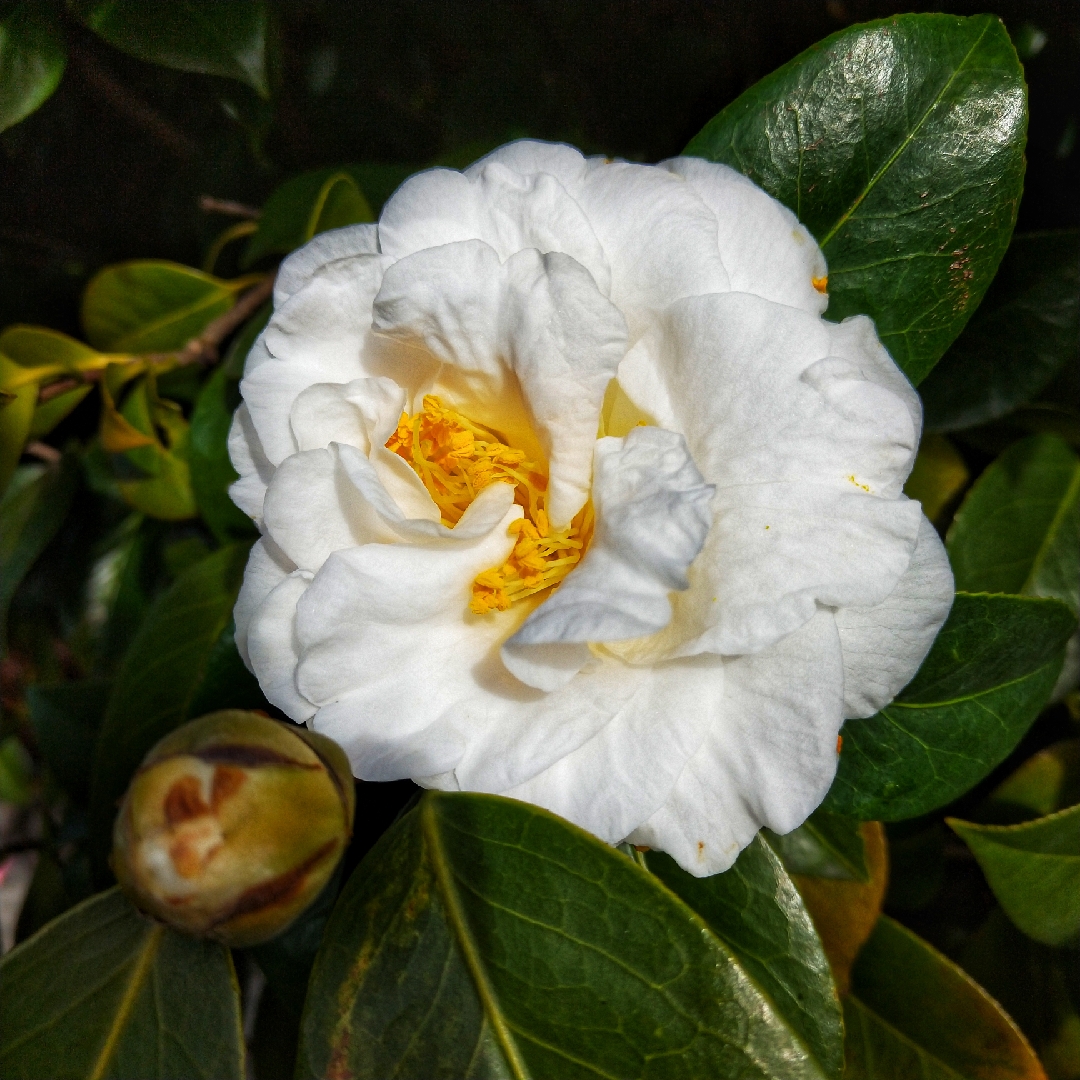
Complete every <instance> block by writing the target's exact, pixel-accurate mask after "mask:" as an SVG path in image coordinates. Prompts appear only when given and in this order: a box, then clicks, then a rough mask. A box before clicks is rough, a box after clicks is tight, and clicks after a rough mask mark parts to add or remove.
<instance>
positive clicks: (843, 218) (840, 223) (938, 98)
mask: <svg viewBox="0 0 1080 1080" xmlns="http://www.w3.org/2000/svg"><path fill="white" fill-rule="evenodd" d="M990 26H991V20H990V19H989V18H987V20H986V22H985V23H984V24H983V28H982V31H981V32H980V34H979V36H978V37H977V38H976V39H975V41H974V42H973V43H972V45H971V48H970V49H968V51H967V53H966V54H965V55H964V58H963V60H961V61H960V63H959V64H957V65H956V69H955V70H954V71H953V73H952V74H951V75H950V76H949V78H948V79H947V80H946V82H945V85H944V86H943V87H942V88H941V90H940V91H939V92H938V94H936V95H935V97H934V100H933V101H932V102H931V103H930V104H929V106H927V109H926V111H925V112H924V113H923V114H922V116H920V117H919V119H918V121H917V123H916V124H915V125H914V127H912V129H911V131H910V132H908V134H907V135H906V136H905V137H904V140H903V141H902V142H901V143H900V145H899V146H898V147H897V148H896V149H895V150H894V151H893V152H892V154H890V155H889V158H888V160H886V162H885V163H884V164H883V165H882V166H881V168H879V169H878V171H877V172H876V173H874V175H873V176H872V177H871V178H870V180H869V181H868V182H867V184H866V186H865V187H864V188H863V189H862V191H860V192H859V194H858V195H857V196H856V197H855V201H854V202H853V203H852V204H851V206H849V207H848V209H847V210H845V211H844V213H843V214H841V215H840V218H839V219H838V220H837V222H836V224H835V225H834V226H833V227H832V228H831V229H830V230H829V231H828V232H827V233H826V234H825V236H824V237H822V239H821V240H820V241H819V242H818V246H819V247H820V248H821V249H822V250H823V251H824V249H825V246H826V245H827V244H828V243H829V241H830V240H832V238H833V237H834V236H835V235H836V234H837V233H838V232H839V231H840V229H842V228H843V227H844V225H845V224H846V223H847V221H848V220H849V219H850V218H851V215H852V214H854V213H855V211H856V210H858V208H859V206H860V205H861V204H862V202H863V200H864V199H865V198H866V197H867V196H868V195H869V194H870V192H871V191H873V189H874V187H875V186H876V185H877V183H878V181H879V180H880V179H881V178H882V177H883V176H884V175H885V173H886V172H888V170H889V169H891V168H892V166H893V165H894V164H895V163H896V161H897V159H898V158H899V157H900V155H901V154H903V152H904V151H905V150H906V149H907V148H908V147H909V146H910V145H911V142H912V140H913V139H914V138H915V136H916V135H917V134H918V133H919V130H920V129H921V128H922V126H923V124H925V123H926V121H927V120H928V119H929V118H930V114H931V113H932V112H933V111H934V110H935V109H936V108H937V107H938V105H940V104H941V102H942V100H943V99H944V97H945V95H946V94H947V93H948V91H949V88H950V87H951V86H952V84H953V82H954V81H955V80H956V78H957V76H958V75H959V74H960V72H961V71H963V70H964V67H965V66H966V65H967V62H968V61H969V60H970V59H971V55H972V53H974V52H975V50H976V49H977V48H978V46H979V44H980V43H981V42H982V39H983V38H984V37H986V33H987V31H988V30H989V29H990Z"/></svg>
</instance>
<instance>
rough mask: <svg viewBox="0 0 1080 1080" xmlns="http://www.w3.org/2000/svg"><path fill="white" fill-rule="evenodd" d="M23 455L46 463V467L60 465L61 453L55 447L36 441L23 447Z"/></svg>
mask: <svg viewBox="0 0 1080 1080" xmlns="http://www.w3.org/2000/svg"><path fill="white" fill-rule="evenodd" d="M23 453H24V454H29V455H30V456H31V457H36V458H37V459H38V461H44V462H45V464H46V465H58V464H59V463H60V457H61V454H60V451H59V450H57V449H56V447H55V446H50V445H49V444H48V443H43V442H39V441H38V440H36V439H35V440H34V441H33V442H29V443H27V444H26V446H24V447H23Z"/></svg>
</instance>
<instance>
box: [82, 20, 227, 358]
mask: <svg viewBox="0 0 1080 1080" xmlns="http://www.w3.org/2000/svg"><path fill="white" fill-rule="evenodd" d="M155 10H156V9H155ZM235 295H236V288H235V285H234V284H233V283H232V282H227V281H222V280H221V279H220V278H216V277H212V276H211V275H210V274H204V273H203V272H202V271H201V270H195V269H193V268H192V267H190V266H181V265H180V264H179V263H173V262H166V261H165V260H164V259H140V260H136V261H134V262H126V263H119V264H118V265H116V266H107V267H105V269H104V270H101V271H100V272H99V273H97V274H95V275H94V277H93V278H92V279H91V281H90V284H89V285H87V287H86V292H85V293H84V295H83V304H82V321H83V329H84V330H85V331H86V337H87V340H88V341H89V342H90V343H91V344H92V345H93V346H94V347H95V348H98V349H104V350H107V351H108V352H114V353H128V352H167V351H168V350H170V349H182V348H183V347H184V346H185V345H186V344H187V343H188V341H190V340H191V339H192V338H193V337H196V336H197V335H198V334H199V333H200V332H201V331H203V330H205V329H206V327H207V325H208V324H209V323H211V322H213V320H214V319H216V318H217V317H218V316H219V315H224V314H225V312H226V311H228V310H229V309H230V308H231V307H232V306H233V302H234V300H235Z"/></svg>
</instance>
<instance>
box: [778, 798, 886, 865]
mask: <svg viewBox="0 0 1080 1080" xmlns="http://www.w3.org/2000/svg"><path fill="white" fill-rule="evenodd" d="M766 838H767V839H768V841H769V843H770V844H771V845H772V847H773V849H774V850H775V851H776V853H777V854H778V855H779V856H780V858H781V859H782V860H783V861H784V866H785V867H786V868H787V870H788V871H789V873H792V874H806V875H808V876H809V877H824V878H836V879H837V880H839V881H862V882H867V881H869V880H870V872H869V870H867V868H866V848H865V846H864V844H863V838H862V833H861V832H860V831H859V822H858V821H857V820H856V819H855V818H850V817H843V816H842V815H840V814H831V813H829V811H828V810H815V811H814V812H813V813H812V814H811V815H810V816H809V817H808V818H807V819H806V821H804V822H803V823H802V825H800V826H799V827H798V828H797V829H795V830H793V831H792V832H789V833H787V834H786V835H785V836H777V835H776V833H774V832H768V831H766Z"/></svg>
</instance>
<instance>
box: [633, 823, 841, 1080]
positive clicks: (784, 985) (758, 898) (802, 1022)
mask: <svg viewBox="0 0 1080 1080" xmlns="http://www.w3.org/2000/svg"><path fill="white" fill-rule="evenodd" d="M861 843H862V841H861V839H860V845H861ZM637 858H638V859H639V861H640V862H641V863H642V865H643V866H645V867H646V868H647V869H648V870H650V871H651V872H652V873H653V874H655V875H656V876H657V877H658V878H659V879H660V880H661V881H662V882H663V883H664V884H665V885H666V886H667V887H668V888H669V889H670V890H671V891H672V892H673V893H675V895H676V896H677V897H679V899H680V900H682V901H683V902H684V903H686V904H687V905H688V906H689V907H690V908H691V909H692V910H693V911H696V912H697V914H698V915H700V916H701V917H702V918H703V919H704V920H705V922H706V923H708V925H709V928H710V929H711V930H712V931H713V932H714V933H715V934H716V935H717V937H719V938H720V940H721V941H723V942H724V944H725V945H727V946H728V947H729V948H730V949H731V950H732V952H734V953H735V955H736V956H737V957H738V959H739V962H740V963H741V964H742V966H743V967H744V968H745V969H746V972H747V974H749V976H750V977H751V978H752V979H753V980H754V981H755V982H756V983H757V985H758V986H759V987H761V989H762V990H763V991H764V992H765V993H766V994H767V995H768V996H769V998H770V999H771V1000H772V1002H773V1004H774V1005H775V1006H776V1008H777V1009H779V1010H780V1013H781V1015H782V1016H783V1017H784V1019H785V1020H787V1022H788V1024H790V1026H791V1028H792V1029H793V1030H794V1031H795V1033H796V1034H797V1035H799V1037H800V1038H801V1039H802V1041H803V1043H804V1044H805V1045H806V1046H807V1047H809V1049H810V1051H811V1053H812V1054H813V1055H814V1058H815V1060H816V1061H817V1062H818V1064H819V1065H820V1066H821V1070H822V1072H824V1073H825V1075H826V1076H839V1075H840V1074H841V1073H842V1072H843V1069H844V1031H843V1023H842V1019H841V1012H840V1001H839V998H838V997H837V996H836V988H835V987H834V986H833V981H832V976H831V974H830V972H829V961H828V959H827V958H826V956H825V953H824V951H823V949H822V947H821V941H820V939H819V938H818V935H817V931H816V930H815V929H814V924H813V922H812V921H811V919H810V915H809V914H808V913H807V910H806V908H805V906H804V905H803V902H802V898H801V897H800V896H799V892H798V890H797V889H796V888H795V885H794V884H793V883H792V881H791V878H789V877H788V875H787V872H786V871H785V870H784V867H783V866H782V865H781V863H780V860H779V859H778V858H777V856H776V855H775V854H774V853H773V851H772V850H771V849H770V848H769V845H768V844H766V843H765V841H764V840H763V839H762V838H761V837H760V836H758V837H757V838H756V839H755V840H754V841H753V843H751V844H750V845H749V846H748V847H746V848H745V849H744V850H743V852H742V853H741V854H740V855H739V857H738V859H737V860H736V861H735V865H734V866H733V867H732V868H731V869H730V870H727V871H725V872H724V873H722V874H714V875H713V876H712V877H707V878H696V877H693V876H692V875H691V874H688V873H687V872H686V871H685V870H683V869H682V868H681V867H680V866H679V865H678V863H676V862H675V860H674V859H672V858H670V857H669V856H667V855H664V854H663V853H662V852H658V851H649V852H638V853H637Z"/></svg>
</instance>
